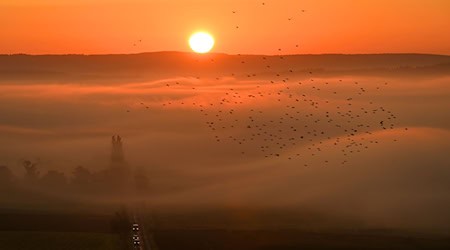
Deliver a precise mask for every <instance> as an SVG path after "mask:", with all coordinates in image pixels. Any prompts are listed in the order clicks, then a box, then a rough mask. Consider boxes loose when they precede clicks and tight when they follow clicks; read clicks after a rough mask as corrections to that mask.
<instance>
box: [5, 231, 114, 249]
mask: <svg viewBox="0 0 450 250" xmlns="http://www.w3.org/2000/svg"><path fill="white" fill-rule="evenodd" d="M120 246H121V244H120V239H119V236H118V235H116V234H110V233H93V232H86V233H81V232H46V231H0V249H15V250H31V249H32V250H80V249H83V250H116V249H117V250H119V249H121V248H120Z"/></svg>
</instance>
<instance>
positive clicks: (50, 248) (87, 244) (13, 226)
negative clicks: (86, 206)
mask: <svg viewBox="0 0 450 250" xmlns="http://www.w3.org/2000/svg"><path fill="white" fill-rule="evenodd" d="M115 223H116V221H115V217H114V216H113V215H93V214H70V213H49V212H42V213H38V212H33V213H30V212H27V213H24V212H14V213H13V212H10V211H9V212H6V213H5V212H0V249H1V250H3V249H14V250H81V249H82V250H119V249H124V244H123V237H122V236H121V234H120V233H118V232H117V230H116V229H115Z"/></svg>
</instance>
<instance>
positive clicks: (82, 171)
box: [72, 166, 94, 186]
mask: <svg viewBox="0 0 450 250" xmlns="http://www.w3.org/2000/svg"><path fill="white" fill-rule="evenodd" d="M72 174H73V178H72V183H73V184H75V185H80V186H84V185H89V184H90V183H92V181H93V178H94V177H93V175H92V174H91V172H90V171H89V169H87V168H85V167H83V166H78V167H76V168H75V169H74V170H73V172H72Z"/></svg>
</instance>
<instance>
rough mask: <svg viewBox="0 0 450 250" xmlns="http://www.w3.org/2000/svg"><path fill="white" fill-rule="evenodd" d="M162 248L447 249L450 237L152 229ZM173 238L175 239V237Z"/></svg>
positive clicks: (284, 249) (386, 233)
mask: <svg viewBox="0 0 450 250" xmlns="http://www.w3.org/2000/svg"><path fill="white" fill-rule="evenodd" d="M154 235H155V240H156V242H157V244H158V247H159V248H160V249H164V250H178V249H184V250H190V249H192V250H203V249H205V250H206V249H215V250H227V249H234V250H238V249H242V250H244V249H245V250H294V249H449V248H450V238H438V237H423V236H421V237H415V236H411V235H405V234H398V233H389V232H352V233H349V232H347V233H345V232H323V233H322V232H320V233H318V232H314V233H313V232H304V231H300V230H272V231H270V230H265V231H264V230H258V231H256V230H255V231H251V230H164V231H156V232H155V233H154ZM174 239H176V240H174Z"/></svg>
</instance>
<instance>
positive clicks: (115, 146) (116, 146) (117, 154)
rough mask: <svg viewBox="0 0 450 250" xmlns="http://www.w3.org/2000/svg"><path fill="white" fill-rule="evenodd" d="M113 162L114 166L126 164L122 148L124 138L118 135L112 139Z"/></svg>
mask: <svg viewBox="0 0 450 250" xmlns="http://www.w3.org/2000/svg"><path fill="white" fill-rule="evenodd" d="M111 143H112V150H111V162H112V163H114V164H118V163H119V164H123V163H124V162H125V159H124V156H123V148H122V138H121V137H120V136H119V135H117V136H113V137H112V142H111Z"/></svg>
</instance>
